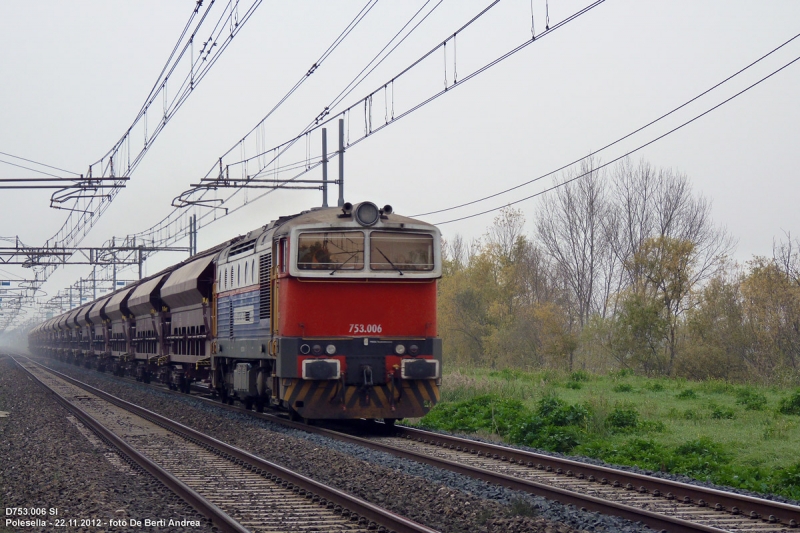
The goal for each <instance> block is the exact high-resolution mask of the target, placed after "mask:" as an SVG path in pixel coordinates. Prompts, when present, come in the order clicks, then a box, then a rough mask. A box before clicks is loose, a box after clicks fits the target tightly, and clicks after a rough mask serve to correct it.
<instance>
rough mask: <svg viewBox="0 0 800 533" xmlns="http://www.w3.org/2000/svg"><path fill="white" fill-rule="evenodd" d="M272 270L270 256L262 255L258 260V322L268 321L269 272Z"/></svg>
mask: <svg viewBox="0 0 800 533" xmlns="http://www.w3.org/2000/svg"><path fill="white" fill-rule="evenodd" d="M271 270H272V254H271V253H267V254H264V255H262V256H261V257H260V258H259V260H258V283H259V285H260V286H261V293H260V294H259V306H258V318H259V320H269V310H270V304H271V303H272V294H271V293H270V284H269V283H270V279H269V275H270V271H271Z"/></svg>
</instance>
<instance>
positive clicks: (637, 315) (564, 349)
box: [439, 160, 800, 385]
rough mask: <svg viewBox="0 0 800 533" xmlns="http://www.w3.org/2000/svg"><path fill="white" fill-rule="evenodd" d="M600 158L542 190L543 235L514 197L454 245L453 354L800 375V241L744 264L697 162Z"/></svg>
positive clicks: (513, 362) (449, 337)
mask: <svg viewBox="0 0 800 533" xmlns="http://www.w3.org/2000/svg"><path fill="white" fill-rule="evenodd" d="M593 164H594V162H593V161H591V160H588V161H585V162H584V163H583V166H582V169H581V170H580V172H577V173H574V174H567V175H564V176H562V177H561V178H560V181H561V182H565V185H563V186H562V187H560V188H558V189H556V190H555V191H554V192H552V193H550V195H549V196H544V197H543V200H542V202H541V204H539V205H538V206H537V210H536V214H535V215H534V220H535V232H534V235H533V236H528V235H525V234H524V232H523V227H524V223H525V218H524V214H523V213H522V212H521V211H517V210H514V209H506V210H504V211H503V212H502V213H501V214H500V215H499V216H498V217H497V218H496V219H495V221H494V224H493V225H492V226H491V227H490V228H489V229H488V231H487V233H486V235H485V237H484V238H483V239H480V240H476V241H473V242H471V243H466V242H464V241H463V239H461V238H460V237H458V236H456V237H455V238H454V239H452V241H451V242H450V243H448V244H447V245H446V247H445V256H446V258H445V262H444V276H443V278H442V280H441V282H440V285H439V287H440V290H439V317H440V335H441V336H442V337H443V339H444V342H445V351H446V356H447V360H448V363H449V364H451V365H453V364H455V365H458V366H463V367H482V368H490V369H503V368H512V369H523V370H541V369H552V370H560V371H567V372H572V371H576V370H586V371H590V372H600V373H605V372H609V371H617V370H621V369H629V370H632V371H633V372H635V373H636V374H638V375H645V376H651V377H652V376H670V377H685V378H688V379H711V378H713V379H722V380H728V381H731V382H737V383H745V382H749V383H761V384H780V385H791V384H798V383H800V371H799V369H798V364H800V256H798V253H797V247H798V246H800V242H798V241H794V242H793V241H792V239H791V238H790V236H789V235H787V236H786V239H785V240H784V242H782V243H779V244H777V245H776V246H775V250H774V256H773V257H769V258H768V257H755V258H753V259H752V260H751V261H750V262H748V263H746V264H744V265H739V264H734V263H732V262H731V261H730V260H729V259H728V254H729V253H730V251H731V250H732V248H733V239H732V238H731V237H730V236H729V235H728V234H727V233H726V232H725V231H724V230H723V229H720V228H718V227H716V226H715V225H714V224H713V222H712V220H711V208H710V204H709V202H708V201H707V200H705V199H704V198H702V197H701V196H699V195H697V194H694V193H693V192H692V190H691V186H690V183H689V180H688V178H687V177H686V176H683V175H680V174H676V173H674V172H672V171H670V170H659V169H655V168H653V167H651V166H650V165H649V164H647V163H644V162H642V163H639V164H638V166H634V165H632V164H631V163H630V162H625V163H624V164H621V165H619V166H617V167H615V168H614V170H613V172H610V173H609V175H604V174H603V173H602V172H600V171H597V170H593ZM582 174H583V175H584V177H581V178H580V179H573V178H575V177H576V176H579V175H582Z"/></svg>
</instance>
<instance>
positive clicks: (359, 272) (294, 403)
mask: <svg viewBox="0 0 800 533" xmlns="http://www.w3.org/2000/svg"><path fill="white" fill-rule="evenodd" d="M440 276H441V237H440V234H439V231H438V230H437V228H436V227H434V226H432V225H430V224H427V223H424V222H421V221H418V220H414V219H410V218H406V217H402V216H399V215H396V214H394V213H393V212H392V208H391V207H390V206H385V207H384V208H383V209H379V208H378V207H377V206H376V205H375V204H373V203H371V202H362V203H360V204H357V205H355V206H352V205H351V204H345V205H344V206H343V207H342V208H314V209H311V210H309V211H304V212H302V213H300V214H298V215H293V216H287V217H281V218H279V219H278V220H275V221H273V222H270V223H269V224H267V225H266V226H263V227H260V228H258V229H256V230H254V231H251V232H249V233H248V234H247V235H244V236H241V237H238V238H235V239H232V240H231V241H228V242H226V243H224V244H222V245H219V246H217V247H215V248H213V249H211V250H208V251H206V252H203V253H201V254H198V255H196V256H194V257H192V258H190V259H188V260H187V261H185V262H183V263H181V264H179V265H175V266H174V267H171V268H168V269H166V270H164V271H162V272H159V273H158V274H156V275H154V276H150V277H149V278H147V279H144V280H142V281H140V282H138V283H137V284H134V285H131V286H128V287H126V288H125V289H122V290H120V291H117V292H116V293H114V294H113V295H110V296H106V297H104V298H101V299H98V300H96V301H95V302H90V303H89V304H86V305H84V306H82V307H81V308H79V309H80V310H79V311H74V310H73V311H69V312H67V313H65V314H64V315H62V316H61V317H55V318H53V319H50V320H48V321H47V322H45V323H43V324H41V325H39V326H37V327H35V328H34V329H33V330H31V332H30V335H29V343H30V346H31V350H32V351H34V352H37V353H45V354H50V355H54V356H56V357H59V358H61V359H68V360H70V361H73V362H75V363H84V364H86V365H87V366H95V367H97V368H100V369H103V368H111V369H113V370H114V371H115V372H116V373H118V374H126V373H127V374H132V375H135V376H137V377H138V378H139V379H142V380H143V381H150V380H151V379H153V378H155V379H156V380H158V381H162V382H164V383H167V384H169V385H170V386H171V387H173V388H176V389H180V390H183V391H188V390H189V387H190V384H192V383H194V384H195V385H196V386H198V387H206V388H208V389H209V390H211V391H213V392H215V393H216V394H218V395H219V397H220V398H221V399H222V400H223V401H227V402H230V403H232V402H233V401H240V402H242V403H243V404H245V405H246V406H247V407H248V408H251V407H253V406H255V407H256V408H257V409H258V410H261V409H263V407H265V406H267V405H272V406H279V407H282V408H284V409H287V410H288V411H289V412H290V413H291V414H292V415H293V416H295V417H303V418H306V419H346V418H368V419H384V420H386V421H389V422H390V423H391V422H393V421H394V420H396V419H399V418H407V417H419V416H423V415H424V414H425V413H427V412H428V410H429V409H430V407H431V406H432V405H433V404H435V403H436V402H437V400H438V399H439V382H440V377H441V371H442V369H441V363H442V348H441V340H440V339H439V338H438V336H437V331H436V280H437V279H438V278H439V277H440ZM76 317H79V318H76ZM73 330H74V331H73Z"/></svg>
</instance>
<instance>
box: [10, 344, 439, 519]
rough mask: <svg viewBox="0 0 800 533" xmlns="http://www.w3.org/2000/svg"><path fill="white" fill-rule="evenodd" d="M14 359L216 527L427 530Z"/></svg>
mask: <svg viewBox="0 0 800 533" xmlns="http://www.w3.org/2000/svg"><path fill="white" fill-rule="evenodd" d="M15 361H16V362H17V363H18V364H19V365H20V366H21V367H22V368H23V369H25V370H26V371H27V372H28V373H29V374H30V375H31V376H32V377H33V378H34V379H35V380H36V381H38V382H39V383H40V384H41V385H42V386H43V387H45V388H46V389H47V390H48V391H50V392H52V393H53V395H54V396H55V398H56V400H57V401H58V402H59V403H61V404H62V405H64V406H65V407H66V408H67V409H68V410H69V411H71V412H72V413H73V414H74V415H75V416H76V417H77V418H78V419H79V420H80V421H81V422H82V423H83V424H85V425H87V426H88V427H90V428H91V429H92V430H93V431H95V432H96V433H97V434H98V435H100V436H101V438H103V439H104V440H106V441H108V442H109V443H111V444H113V445H115V446H116V447H117V448H119V449H120V450H121V451H122V452H123V453H124V454H125V455H127V456H128V457H130V458H131V459H132V460H133V461H135V462H136V463H137V464H139V466H141V467H142V468H144V469H145V470H146V471H148V472H149V473H150V474H152V475H153V476H155V477H156V478H157V479H159V480H160V481H161V482H162V483H164V484H165V485H166V486H167V487H169V488H170V489H171V490H173V491H174V492H176V494H178V495H179V496H181V497H182V498H183V499H184V500H186V501H187V502H188V503H189V504H190V505H192V506H193V507H194V508H195V509H197V510H198V511H199V512H200V513H201V514H203V515H204V516H206V517H207V518H208V519H210V520H211V521H212V523H214V525H215V526H217V528H218V529H219V530H221V531H224V532H236V533H243V532H248V531H252V532H261V531H269V532H283V531H287V532H288V531H292V532H296V531H315V532H323V531H331V532H333V531H335V532H367V531H370V532H376V531H377V532H382V533H389V532H396V533H435V531H434V530H432V529H430V528H427V527H425V526H422V525H420V524H417V523H415V522H412V521H410V520H408V519H406V518H403V517H401V516H398V515H396V514H394V513H391V512H389V511H386V510H385V509H382V508H380V507H378V506H375V505H372V504H370V503H368V502H365V501H363V500H360V499H358V498H355V497H353V496H351V495H349V494H347V493H344V492H342V491H339V490H336V489H333V488H331V487H327V486H325V485H322V484H320V483H317V482H316V481H313V480H311V479H309V478H306V477H304V476H301V475H299V474H296V473H294V472H292V471H290V470H287V469H285V468H283V467H281V466H279V465H276V464H273V463H270V462H268V461H265V460H264V459H261V458H259V457H256V456H253V455H251V454H249V453H247V452H245V451H243V450H240V449H238V448H235V447H232V446H229V445H227V444H225V443H222V442H220V441H218V440H216V439H214V438H213V437H210V436H207V435H204V434H202V433H199V432H197V431H195V430H193V429H191V428H188V427H186V426H183V425H181V424H179V423H177V422H174V421H171V420H169V419H167V418H164V417H162V416H160V415H157V414H156V413H153V412H151V411H148V410H146V409H143V408H141V407H138V406H135V405H133V404H130V403H128V402H125V401H124V400H121V399H119V398H116V397H114V396H111V395H109V394H107V393H105V392H103V391H100V390H98V389H95V388H93V387H90V386H89V385H86V384H83V383H81V382H79V381H77V380H75V379H73V378H70V377H69V376H66V375H64V374H61V373H59V372H56V371H54V370H52V369H48V368H46V367H43V366H41V365H39V364H38V363H34V362H33V361H31V360H29V359H26V360H20V359H19V358H15Z"/></svg>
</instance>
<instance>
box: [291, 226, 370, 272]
mask: <svg viewBox="0 0 800 533" xmlns="http://www.w3.org/2000/svg"><path fill="white" fill-rule="evenodd" d="M297 268H299V269H301V270H334V271H336V270H362V269H363V268H364V233H363V232H361V231H326V232H315V233H301V234H300V235H299V237H298V239H297Z"/></svg>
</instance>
